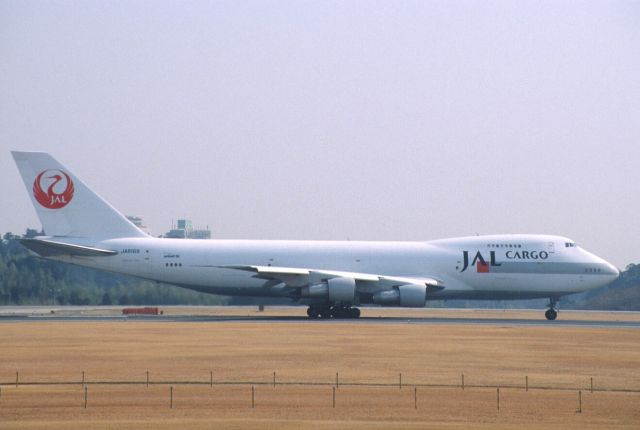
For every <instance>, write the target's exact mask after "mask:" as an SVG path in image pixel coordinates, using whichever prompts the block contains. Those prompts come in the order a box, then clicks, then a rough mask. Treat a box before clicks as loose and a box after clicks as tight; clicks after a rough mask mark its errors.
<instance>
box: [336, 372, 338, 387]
mask: <svg viewBox="0 0 640 430" xmlns="http://www.w3.org/2000/svg"><path fill="white" fill-rule="evenodd" d="M336 388H338V372H336Z"/></svg>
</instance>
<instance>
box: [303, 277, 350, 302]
mask: <svg viewBox="0 0 640 430" xmlns="http://www.w3.org/2000/svg"><path fill="white" fill-rule="evenodd" d="M301 294H302V297H311V298H319V299H326V300H328V301H330V302H335V303H354V302H355V298H356V281H355V279H353V278H331V279H328V280H327V281H326V283H322V284H316V285H310V286H308V287H305V288H303V289H302V290H301Z"/></svg>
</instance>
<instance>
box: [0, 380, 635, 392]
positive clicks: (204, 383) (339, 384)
mask: <svg viewBox="0 0 640 430" xmlns="http://www.w3.org/2000/svg"><path fill="white" fill-rule="evenodd" d="M527 379H528V378H527ZM87 385H91V386H99V385H134V386H135V385H140V386H150V385H154V386H162V385H171V386H174V385H176V386H180V385H185V386H186V385H200V386H212V387H213V386H224V385H226V386H230V385H231V386H233V385H237V386H273V387H275V386H302V387H303V386H310V387H313V386H315V387H336V388H339V387H372V388H375V387H378V388H399V389H402V388H409V389H412V388H413V387H420V388H452V389H462V390H464V389H471V388H487V389H488V388H492V389H496V388H501V389H513V390H523V391H532V390H546V391H584V392H592V393H594V392H609V393H640V388H638V389H636V388H617V387H605V386H597V387H594V386H593V380H590V383H587V384H586V386H580V387H567V386H551V385H532V384H529V383H528V381H527V382H526V384H514V383H505V384H477V383H476V384H469V383H464V382H463V383H425V382H411V381H405V382H403V381H402V380H401V378H400V380H399V382H349V381H344V380H341V381H338V380H336V381H334V382H327V381H275V380H268V381H265V380H246V381H242V380H207V381H204V380H200V381H194V380H84V381H82V380H69V381H42V380H41V381H38V380H35V381H34V380H29V381H20V380H19V379H18V378H16V380H13V381H2V382H0V387H19V386H82V387H84V386H87Z"/></svg>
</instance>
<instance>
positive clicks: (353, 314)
mask: <svg viewBox="0 0 640 430" xmlns="http://www.w3.org/2000/svg"><path fill="white" fill-rule="evenodd" d="M349 314H350V317H351V318H360V309H358V308H351V309H349Z"/></svg>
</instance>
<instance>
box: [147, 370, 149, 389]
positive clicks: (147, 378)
mask: <svg viewBox="0 0 640 430" xmlns="http://www.w3.org/2000/svg"><path fill="white" fill-rule="evenodd" d="M147 388H149V371H148V370H147Z"/></svg>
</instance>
